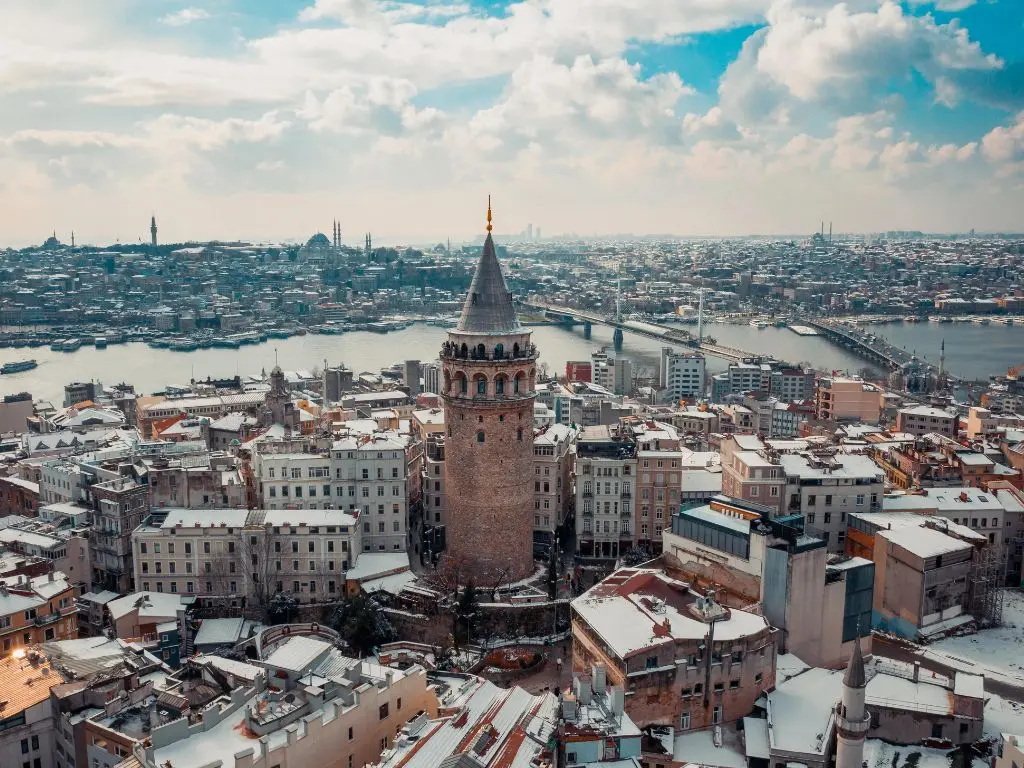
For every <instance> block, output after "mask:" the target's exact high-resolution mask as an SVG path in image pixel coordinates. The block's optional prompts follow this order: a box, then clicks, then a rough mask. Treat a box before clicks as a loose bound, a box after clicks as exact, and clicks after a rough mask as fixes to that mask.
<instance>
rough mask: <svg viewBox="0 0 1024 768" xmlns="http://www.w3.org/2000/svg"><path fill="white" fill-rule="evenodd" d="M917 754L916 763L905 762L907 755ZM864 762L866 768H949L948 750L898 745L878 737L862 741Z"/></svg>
mask: <svg viewBox="0 0 1024 768" xmlns="http://www.w3.org/2000/svg"><path fill="white" fill-rule="evenodd" d="M912 754H914V755H917V763H916V764H915V763H913V762H912V761H911V763H910V764H908V762H907V756H908V755H912ZM864 764H865V765H867V766H868V768H913V766H914V765H916V768H949V764H950V760H949V750H945V749H929V748H928V747H918V746H909V747H899V746H896V745H894V744H889V743H888V742H885V741H881V740H880V739H867V740H866V741H865V742H864Z"/></svg>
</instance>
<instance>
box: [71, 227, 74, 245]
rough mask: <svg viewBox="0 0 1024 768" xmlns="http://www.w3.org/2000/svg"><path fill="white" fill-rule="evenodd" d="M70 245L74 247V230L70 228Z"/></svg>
mask: <svg viewBox="0 0 1024 768" xmlns="http://www.w3.org/2000/svg"><path fill="white" fill-rule="evenodd" d="M71 247H72V248H74V247H75V230H73V229H72V230H71Z"/></svg>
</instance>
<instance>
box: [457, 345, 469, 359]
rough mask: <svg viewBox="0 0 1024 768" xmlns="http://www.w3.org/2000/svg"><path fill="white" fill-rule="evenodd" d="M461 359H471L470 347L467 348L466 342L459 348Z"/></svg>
mask: <svg viewBox="0 0 1024 768" xmlns="http://www.w3.org/2000/svg"><path fill="white" fill-rule="evenodd" d="M459 357H469V347H467V346H466V344H465V342H463V344H462V346H461V347H459Z"/></svg>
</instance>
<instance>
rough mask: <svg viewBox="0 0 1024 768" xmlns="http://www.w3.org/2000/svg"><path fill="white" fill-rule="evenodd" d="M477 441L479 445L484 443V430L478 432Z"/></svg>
mask: <svg viewBox="0 0 1024 768" xmlns="http://www.w3.org/2000/svg"><path fill="white" fill-rule="evenodd" d="M476 441H477V442H478V443H482V442H483V441H484V433H483V430H481V431H479V432H477V433H476Z"/></svg>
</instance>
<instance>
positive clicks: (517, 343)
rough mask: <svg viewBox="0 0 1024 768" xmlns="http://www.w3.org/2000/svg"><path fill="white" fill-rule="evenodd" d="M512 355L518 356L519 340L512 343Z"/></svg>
mask: <svg viewBox="0 0 1024 768" xmlns="http://www.w3.org/2000/svg"><path fill="white" fill-rule="evenodd" d="M512 357H519V342H518V341H517V342H516V343H515V344H513V345H512Z"/></svg>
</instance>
